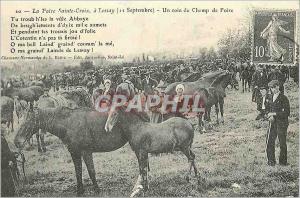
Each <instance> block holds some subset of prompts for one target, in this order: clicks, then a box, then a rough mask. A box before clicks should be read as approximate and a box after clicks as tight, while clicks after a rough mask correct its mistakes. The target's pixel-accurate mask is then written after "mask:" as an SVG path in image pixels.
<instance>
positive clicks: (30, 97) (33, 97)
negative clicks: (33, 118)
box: [1, 86, 44, 105]
mask: <svg viewBox="0 0 300 198" xmlns="http://www.w3.org/2000/svg"><path fill="white" fill-rule="evenodd" d="M43 92H44V91H43V88H41V87H39V86H31V87H26V88H14V87H7V88H4V89H3V90H1V95H2V96H8V97H10V98H16V97H17V98H18V99H19V100H25V101H26V102H28V103H30V104H31V105H33V103H34V101H37V100H38V99H39V97H40V96H41V95H42V94H43Z"/></svg>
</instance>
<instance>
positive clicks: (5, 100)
mask: <svg viewBox="0 0 300 198" xmlns="http://www.w3.org/2000/svg"><path fill="white" fill-rule="evenodd" d="M13 115H14V100H13V99H11V98H9V97H7V96H1V124H2V123H3V124H4V123H5V124H6V126H7V128H9V127H10V125H11V132H13V131H14V116H13Z"/></svg>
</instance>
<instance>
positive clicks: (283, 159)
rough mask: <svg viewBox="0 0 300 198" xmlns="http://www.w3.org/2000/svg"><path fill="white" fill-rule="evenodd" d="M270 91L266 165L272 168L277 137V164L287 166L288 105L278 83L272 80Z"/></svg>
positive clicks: (274, 160)
mask: <svg viewBox="0 0 300 198" xmlns="http://www.w3.org/2000/svg"><path fill="white" fill-rule="evenodd" d="M269 87H270V88H271V91H272V101H271V104H270V108H269V112H270V113H268V118H269V122H270V124H269V129H268V133H267V158H268V165H270V166H274V165H275V164H276V159H275V140H276V138H277V137H278V139H279V143H280V156H279V164H280V165H287V145H286V136H287V128H288V125H289V122H288V117H289V115H290V103H289V100H288V98H287V97H286V96H285V95H284V94H283V93H282V92H281V91H280V90H279V87H280V82H279V81H278V80H272V81H271V82H270V83H269Z"/></svg>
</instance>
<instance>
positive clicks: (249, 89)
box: [248, 79, 252, 92]
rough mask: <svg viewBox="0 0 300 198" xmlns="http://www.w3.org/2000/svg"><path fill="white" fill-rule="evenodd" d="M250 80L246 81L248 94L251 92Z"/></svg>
mask: <svg viewBox="0 0 300 198" xmlns="http://www.w3.org/2000/svg"><path fill="white" fill-rule="evenodd" d="M251 80H252V79H248V91H249V92H250V91H251Z"/></svg>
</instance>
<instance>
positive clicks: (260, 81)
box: [252, 65, 268, 102]
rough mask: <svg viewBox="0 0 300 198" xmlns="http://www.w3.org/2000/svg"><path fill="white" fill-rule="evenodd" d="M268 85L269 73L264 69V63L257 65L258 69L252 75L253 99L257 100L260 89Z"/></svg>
mask: <svg viewBox="0 0 300 198" xmlns="http://www.w3.org/2000/svg"><path fill="white" fill-rule="evenodd" d="M267 86H268V78H267V73H266V72H265V71H264V70H263V66H262V65H258V66H257V70H256V71H255V72H254V74H253V76H252V87H253V89H252V101H253V102H256V98H257V97H258V96H259V94H260V93H259V90H260V88H261V87H267Z"/></svg>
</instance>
